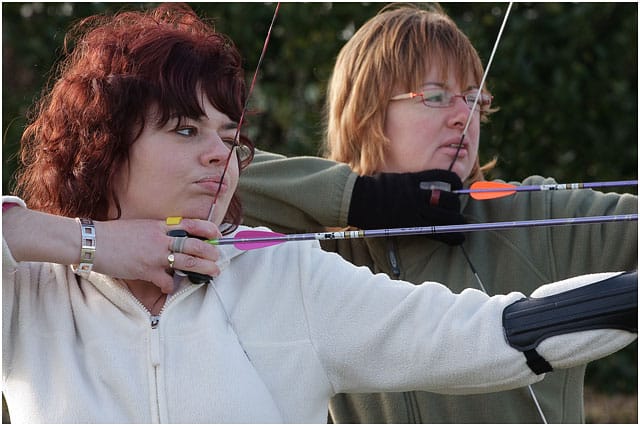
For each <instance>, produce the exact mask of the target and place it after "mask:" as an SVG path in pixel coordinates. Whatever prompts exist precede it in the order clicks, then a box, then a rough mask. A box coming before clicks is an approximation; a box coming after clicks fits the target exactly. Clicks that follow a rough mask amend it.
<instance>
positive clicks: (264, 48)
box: [207, 2, 280, 221]
mask: <svg viewBox="0 0 640 426" xmlns="http://www.w3.org/2000/svg"><path fill="white" fill-rule="evenodd" d="M279 10H280V2H278V3H277V4H276V8H275V10H274V11H273V16H272V18H271V24H269V29H268V30H267V35H266V36H265V38H264V44H263V45H262V51H261V52H260V57H259V58H258V64H257V65H256V70H255V72H254V73H253V78H252V79H251V85H250V86H249V91H248V92H247V98H246V99H245V101H244V105H243V107H242V112H241V113H240V120H238V127H237V128H236V134H235V136H234V137H233V145H231V149H230V150H229V155H227V159H226V161H225V164H224V169H222V175H221V176H220V183H219V184H218V189H217V190H216V193H215V195H214V197H213V201H212V202H211V208H210V209H209V215H208V217H207V220H208V221H211V220H212V219H213V212H214V211H215V208H216V201H218V195H220V190H221V189H222V182H223V181H224V176H225V175H226V174H227V169H228V168H229V161H231V157H232V156H233V154H234V152H235V149H236V148H237V147H238V145H239V143H238V141H239V136H240V131H241V130H242V125H243V124H244V117H245V114H246V112H247V107H248V106H249V99H251V94H252V93H253V88H254V87H255V85H256V80H257V78H258V72H259V71H260V66H261V65H262V61H263V59H264V55H265V53H266V52H267V46H268V45H269V40H270V39H271V30H273V25H274V24H275V22H276V17H277V16H278V11H279Z"/></svg>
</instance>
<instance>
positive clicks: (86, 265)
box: [75, 218, 96, 278]
mask: <svg viewBox="0 0 640 426" xmlns="http://www.w3.org/2000/svg"><path fill="white" fill-rule="evenodd" d="M76 221H77V222H78V223H79V224H80V232H81V235H82V244H81V248H80V264H79V265H78V267H77V268H75V273H76V274H78V275H80V276H81V277H84V278H87V277H88V276H89V273H90V272H91V269H92V268H93V262H94V260H95V257H96V227H95V226H94V224H93V221H92V220H91V219H85V218H76Z"/></svg>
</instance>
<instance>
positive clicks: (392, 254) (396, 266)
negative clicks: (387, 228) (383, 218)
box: [387, 238, 400, 279]
mask: <svg viewBox="0 0 640 426" xmlns="http://www.w3.org/2000/svg"><path fill="white" fill-rule="evenodd" d="M387 256H388V257H389V265H390V266H391V273H392V274H393V276H394V277H395V278H396V279H398V278H400V262H399V261H398V254H397V250H396V243H395V240H394V239H392V238H390V239H389V251H388V252H387Z"/></svg>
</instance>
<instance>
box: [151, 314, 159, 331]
mask: <svg viewBox="0 0 640 426" xmlns="http://www.w3.org/2000/svg"><path fill="white" fill-rule="evenodd" d="M158 323H160V315H151V328H153V329H155V328H158Z"/></svg>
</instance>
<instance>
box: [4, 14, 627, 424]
mask: <svg viewBox="0 0 640 426" xmlns="http://www.w3.org/2000/svg"><path fill="white" fill-rule="evenodd" d="M154 4H155V3H133V4H131V3H128V4H124V3H3V4H2V59H3V61H2V67H3V69H2V71H3V74H2V84H3V91H2V106H3V108H2V130H3V145H2V153H3V170H2V184H3V194H7V193H10V192H11V188H12V184H13V182H12V180H11V177H12V175H13V173H14V170H15V166H16V159H15V153H16V151H17V148H18V146H19V138H20V135H21V133H22V130H23V128H24V124H25V115H26V112H27V111H28V108H29V107H30V106H31V104H32V102H33V100H34V99H35V98H37V96H38V95H39V93H40V92H41V90H42V89H43V87H44V85H45V84H46V82H47V77H48V76H49V70H50V69H51V66H52V64H53V63H54V62H55V60H56V58H58V57H59V55H60V52H61V51H60V48H61V46H62V42H63V38H64V34H65V32H66V30H67V29H68V27H69V25H70V24H71V23H72V22H74V21H76V20H77V19H78V18H81V17H85V16H88V15H91V14H94V13H103V12H113V11H116V10H121V9H123V8H128V9H144V8H147V7H149V6H150V5H154ZM191 5H192V7H193V8H194V10H196V12H198V13H199V15H200V16H203V17H207V18H209V19H212V20H213V22H214V24H215V26H216V28H217V29H218V30H219V31H221V32H223V33H226V34H228V35H230V36H231V38H232V39H233V40H234V41H235V42H236V43H237V45H238V47H239V48H240V51H241V52H242V54H243V55H244V59H245V69H246V76H247V80H248V81H249V80H250V79H251V78H252V77H253V73H254V70H255V66H256V62H257V60H258V57H259V54H260V51H261V49H262V44H263V42H264V38H265V35H266V32H267V28H268V26H269V23H270V22H271V18H272V15H273V11H274V9H275V4H274V3H192V4H191ZM383 5H384V4H383V3H333V4H332V3H308V4H301V3H300V4H298V3H283V4H282V5H281V7H280V12H279V15H278V17H277V21H276V25H275V28H274V30H273V33H272V36H271V41H270V44H269V46H268V50H267V54H266V58H265V62H264V63H263V67H262V69H261V70H260V72H259V78H258V81H257V85H256V88H255V90H254V93H253V95H252V97H251V103H250V109H251V110H252V112H253V114H251V116H250V117H249V122H248V123H247V126H246V129H247V130H248V131H249V134H250V135H251V137H252V138H253V140H254V142H255V143H256V145H257V147H259V148H262V149H265V150H271V151H275V152H279V153H283V154H287V155H301V154H304V155H317V154H319V153H320V144H321V141H322V126H321V123H322V109H323V105H324V90H325V86H326V81H327V80H328V77H329V75H330V72H331V69H332V66H333V62H334V59H335V57H336V55H337V53H338V51H339V50H340V48H341V46H342V45H343V44H344V43H345V41H346V40H348V38H349V37H350V36H351V35H352V34H353V32H354V31H355V30H356V29H357V28H358V27H359V26H360V25H361V24H362V23H364V22H365V21H366V20H367V19H369V18H370V17H372V16H373V15H374V14H375V13H376V12H377V11H378V10H379V9H380V8H381V7H382V6H383ZM442 6H443V8H444V9H445V10H446V11H447V12H448V13H449V14H450V15H451V16H452V17H453V18H454V20H455V21H456V22H457V23H458V25H459V26H460V27H461V28H462V30H463V31H464V32H465V33H466V34H467V35H468V36H469V38H470V39H471V41H472V42H473V43H474V45H475V46H476V48H477V49H478V52H479V54H480V57H481V58H482V60H483V63H485V64H486V63H487V60H488V58H489V55H490V53H491V49H492V48H493V44H494V42H495V40H496V36H497V33H498V29H499V27H500V24H501V22H502V17H503V15H504V13H505V10H506V6H507V5H506V3H443V4H442ZM637 24H638V5H637V4H636V3H581V4H571V3H518V4H515V5H514V6H513V9H512V11H511V15H510V17H509V21H508V22H507V26H506V28H505V31H504V34H503V37H502V40H501V42H500V45H499V48H498V51H497V53H496V57H495V59H494V62H493V65H492V67H491V70H490V73H489V78H488V80H487V85H488V87H489V89H490V90H491V91H492V92H493V94H494V96H495V105H497V106H499V107H500V111H499V112H498V113H496V114H494V115H493V116H492V118H491V122H489V123H487V124H485V125H484V126H483V130H482V137H481V147H480V158H481V161H482V162H484V161H488V160H490V159H491V158H493V157H497V158H498V160H499V163H498V167H497V168H496V169H495V170H494V171H493V172H492V174H491V175H490V176H489V177H490V178H500V179H505V180H522V179H523V178H525V177H527V176H530V175H533V174H540V175H544V176H553V177H555V178H556V179H557V180H558V181H559V182H581V181H583V182H588V181H604V180H621V179H635V178H637V170H638V161H637V159H638V129H637V118H638V109H637V101H638V86H637V82H638V46H637V40H638V29H637ZM621 190H624V191H629V192H631V191H632V192H634V193H637V190H636V189H635V188H626V189H621ZM587 380H588V383H589V384H590V385H591V386H594V387H595V388H596V389H598V390H599V391H601V392H609V393H621V392H622V393H624V392H628V393H632V394H637V344H634V345H632V346H631V347H630V348H627V349H625V350H624V351H622V352H620V353H618V354H616V355H614V356H612V357H609V358H607V359H605V360H602V361H599V362H597V363H592V364H590V366H589V368H588V370H587ZM636 417H637V407H636ZM636 420H637V418H636V419H632V420H631V421H632V422H635V421H636Z"/></svg>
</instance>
